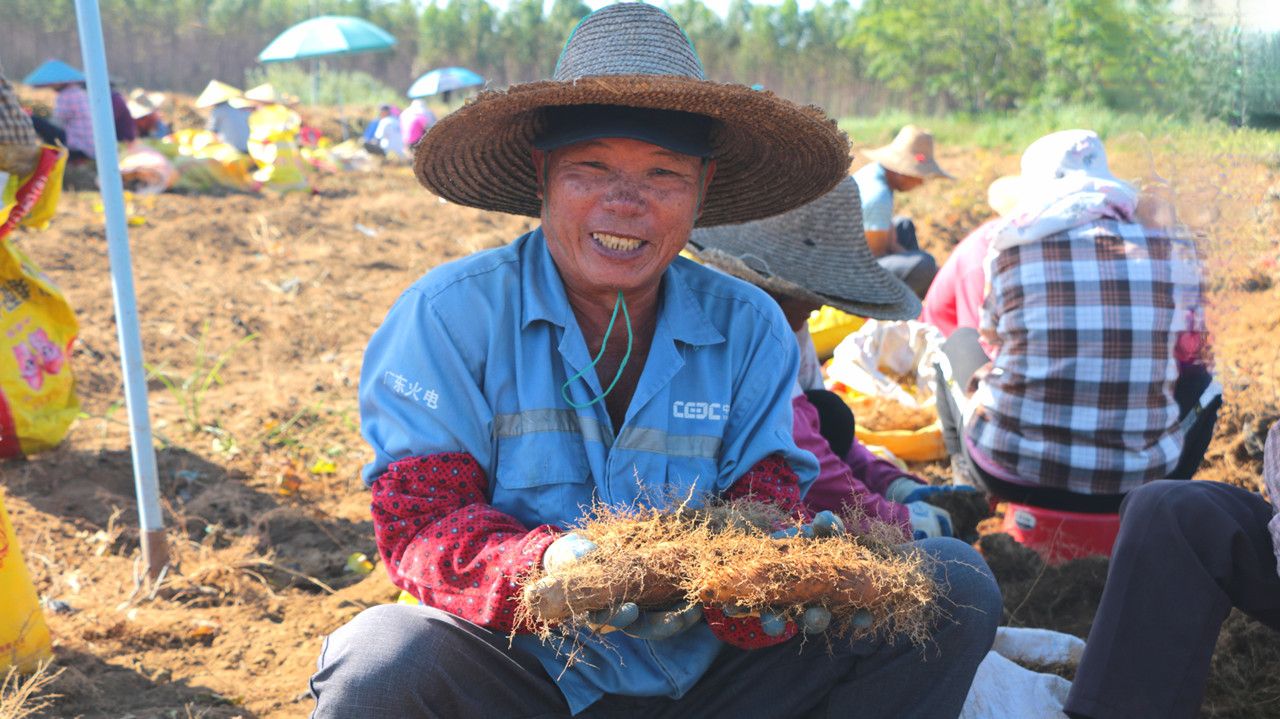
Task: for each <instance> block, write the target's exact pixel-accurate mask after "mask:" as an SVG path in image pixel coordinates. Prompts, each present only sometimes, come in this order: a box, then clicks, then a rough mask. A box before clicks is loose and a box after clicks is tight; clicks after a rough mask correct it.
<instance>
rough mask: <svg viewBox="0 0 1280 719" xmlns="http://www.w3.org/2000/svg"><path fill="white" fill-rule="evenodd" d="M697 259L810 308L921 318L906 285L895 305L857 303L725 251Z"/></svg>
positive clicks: (710, 252) (712, 251)
mask: <svg viewBox="0 0 1280 719" xmlns="http://www.w3.org/2000/svg"><path fill="white" fill-rule="evenodd" d="M697 255H698V259H700V260H702V261H703V262H705V263H706V264H707V265H709V266H711V267H715V268H716V269H718V270H721V271H723V272H725V273H727V274H730V275H733V276H734V277H737V278H738V279H740V280H746V281H747V282H750V283H751V284H753V285H755V286H757V287H759V288H761V289H763V290H765V291H767V292H774V293H777V294H781V295H789V296H791V297H798V298H800V299H802V300H805V301H806V302H809V303H811V304H815V305H829V306H831V307H834V308H836V309H838V310H840V311H842V312H848V313H849V314H851V315H857V316H859V317H870V318H871V319H876V320H914V319H916V318H918V317H920V310H921V305H920V298H919V297H916V295H915V293H913V292H912V291H911V289H910V288H907V286H906V285H903V287H904V288H906V291H905V292H903V293H901V295H900V297H899V299H898V301H896V302H889V303H885V304H877V303H872V302H858V301H855V300H850V299H846V298H843V297H837V296H835V295H827V294H819V293H817V292H813V291H810V290H809V289H807V288H805V287H803V286H801V285H798V284H796V283H795V282H791V281H789V280H785V279H783V278H781V277H777V276H769V277H766V276H764V275H762V274H760V273H759V272H757V271H756V270H753V269H752V268H751V267H750V266H749V265H747V263H746V262H744V261H742V260H741V259H739V258H737V257H735V256H733V255H731V254H729V253H727V252H725V251H723V250H717V249H706V250H699V251H698V252H697Z"/></svg>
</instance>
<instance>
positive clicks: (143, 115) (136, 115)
mask: <svg viewBox="0 0 1280 719" xmlns="http://www.w3.org/2000/svg"><path fill="white" fill-rule="evenodd" d="M166 99H167V98H166V97H165V95H164V93H162V92H147V91H146V90H143V89H142V88H138V89H137V90H134V91H133V92H131V93H129V101H128V102H129V114H130V115H132V116H133V122H134V124H135V125H137V127H138V137H164V136H166V135H168V134H169V133H170V132H172V129H171V128H170V127H169V123H167V122H165V121H164V118H163V117H161V116H160V107H161V106H162V105H164V102H165V100H166Z"/></svg>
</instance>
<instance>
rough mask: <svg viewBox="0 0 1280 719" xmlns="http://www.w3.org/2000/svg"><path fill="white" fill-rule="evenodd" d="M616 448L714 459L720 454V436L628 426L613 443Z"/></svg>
mask: <svg viewBox="0 0 1280 719" xmlns="http://www.w3.org/2000/svg"><path fill="white" fill-rule="evenodd" d="M615 446H616V447H617V448H618V449H629V450H634V451H638V452H652V453H654V454H666V455H671V456H674V457H700V458H702V459H715V458H716V457H717V456H718V455H719V454H720V438H719V437H712V436H710V435H704V434H693V435H679V434H667V433H666V432H663V431H662V430H660V429H650V428H647V427H628V428H626V429H624V430H622V434H621V435H620V436H619V437H618V442H617V444H616V445H615Z"/></svg>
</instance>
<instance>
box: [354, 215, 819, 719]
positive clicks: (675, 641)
mask: <svg viewBox="0 0 1280 719" xmlns="http://www.w3.org/2000/svg"><path fill="white" fill-rule="evenodd" d="M590 361H591V355H590V352H589V351H588V348H587V345H586V342H585V340H584V339H583V335H582V331H581V329H580V328H579V327H578V322H577V319H576V318H575V316H574V314H573V311H572V309H571V308H570V306H569V302H568V298H567V296H566V294H565V289H564V284H563V282H562V281H561V279H560V274H559V272H558V271H557V269H556V266H555V263H554V261H553V260H552V258H551V254H550V252H549V251H548V250H547V245H546V240H545V238H544V237H543V234H542V231H541V230H540V229H539V230H535V231H533V232H531V233H529V234H527V235H524V236H523V237H521V238H520V239H518V240H516V241H515V242H514V243H512V244H510V245H508V246H506V247H503V248H500V249H496V250H490V251H487V252H481V253H478V254H475V255H471V256H470V257H466V258H464V259H461V260H458V261H456V262H451V263H449V264H446V265H442V266H440V267H438V268H436V269H435V270H432V271H431V272H430V273H428V274H427V275H426V276H425V277H423V278H422V279H421V280H419V281H418V282H417V283H415V284H414V285H413V286H411V287H410V288H409V289H408V290H406V291H405V293H404V294H403V295H402V296H401V297H400V299H399V300H398V301H397V302H396V304H395V306H393V307H392V309H391V311H390V313H389V314H388V316H387V319H386V321H385V322H384V323H383V325H382V327H381V328H380V329H379V330H378V331H377V332H376V333H375V334H374V336H373V339H371V340H370V342H369V347H368V350H367V352H366V354H365V362H364V367H363V370H362V373H361V379H360V412H361V422H362V431H363V433H364V436H365V438H366V439H367V440H368V442H369V443H370V444H371V445H372V446H373V450H374V452H375V459H374V461H373V462H372V463H370V464H369V465H367V466H366V467H365V471H364V478H365V481H366V482H367V483H372V482H373V481H374V480H375V479H376V478H377V477H379V476H380V475H381V474H382V473H383V472H385V471H386V469H387V466H388V465H389V464H390V463H392V462H394V461H397V460H400V459H404V458H406V457H412V456H424V455H430V454H436V453H440V452H466V453H468V454H470V455H471V456H472V457H474V458H475V460H476V461H477V462H478V463H479V465H480V466H481V467H483V468H484V470H485V471H486V472H487V474H488V477H489V495H490V496H489V501H490V503H491V504H492V506H493V507H495V508H496V509H498V510H500V511H502V512H505V513H506V514H509V515H511V516H514V517H515V518H517V519H518V520H520V522H522V523H523V524H524V525H525V526H527V527H535V526H537V525H540V524H551V525H556V526H560V527H567V526H569V525H572V524H573V523H574V522H576V521H577V520H579V519H580V518H581V517H582V515H583V513H584V510H586V509H587V508H588V507H590V505H591V504H592V503H595V502H604V503H608V504H620V505H621V504H643V505H652V504H659V503H662V502H667V501H670V500H671V499H672V498H675V499H676V500H680V499H683V498H686V497H688V496H690V495H691V494H693V495H695V496H696V495H707V494H711V495H716V494H720V493H722V492H724V491H725V490H726V489H728V488H729V486H730V485H732V484H733V483H734V482H735V481H736V480H737V479H738V478H739V477H741V476H742V475H743V474H744V473H746V472H747V471H748V470H749V469H751V467H752V466H754V465H755V464H756V463H757V462H759V461H761V460H762V459H765V458H766V457H768V456H770V455H772V454H780V455H782V457H783V458H784V459H785V460H786V461H787V463H788V464H789V465H790V466H791V467H792V469H794V470H795V471H796V473H797V474H798V475H799V476H800V482H801V490H802V491H804V490H807V488H808V486H809V484H810V483H812V482H813V480H814V478H815V477H816V476H817V471H818V466H817V461H816V460H815V459H814V457H813V455H812V454H810V453H808V452H805V451H803V450H800V449H798V448H797V447H796V445H795V442H794V441H793V439H792V436H791V387H792V385H793V384H794V383H795V378H796V368H797V365H798V362H799V353H798V350H797V346H796V341H795V336H794V335H793V334H792V333H791V331H790V329H789V328H788V327H787V324H786V320H785V319H784V318H783V316H782V312H781V311H780V310H779V308H778V306H777V305H776V303H774V301H773V300H772V299H770V298H769V297H768V296H767V295H766V294H765V293H764V292H762V291H760V290H759V289H757V288H755V287H753V286H751V285H749V284H747V283H745V282H742V281H740V280H737V279H734V278H731V277H729V276H727V275H725V274H722V273H720V272H717V271H715V270H711V269H708V268H705V267H702V266H700V265H698V264H696V263H694V262H691V261H689V260H686V259H683V258H679V259H676V260H675V262H673V263H672V264H671V266H670V267H668V268H667V270H666V271H665V273H664V274H663V276H662V288H661V297H660V301H659V305H658V320H657V325H656V329H655V331H654V336H653V342H652V345H651V346H650V349H649V356H648V358H647V360H646V362H645V367H644V371H643V373H642V374H641V376H640V380H639V383H638V385H637V387H636V391H635V394H634V395H633V397H632V399H631V404H630V406H629V407H628V409H627V413H626V418H625V419H624V421H623V424H622V427H620V428H618V429H617V431H615V429H614V428H613V426H612V423H611V421H610V419H609V415H608V413H607V411H606V409H605V405H604V402H598V403H596V404H593V405H591V406H588V407H583V408H580V409H575V408H573V407H572V406H570V405H569V404H568V403H567V402H565V400H564V398H563V397H562V396H561V393H560V387H561V385H563V384H564V383H565V381H566V380H568V379H569V378H570V377H573V376H574V375H575V374H577V373H578V372H580V371H582V370H584V369H586V368H587V366H588V364H589V363H590ZM569 391H570V396H571V397H572V398H573V399H574V401H575V403H585V402H588V401H589V400H590V399H592V398H593V397H596V396H599V395H600V393H601V386H600V383H599V381H598V380H597V378H596V374H595V372H594V371H592V370H588V371H586V372H585V373H584V375H583V377H582V378H581V379H578V380H575V381H574V382H573V383H572V384H571V385H570V390H569ZM583 641H584V642H585V646H584V647H583V649H582V651H583V652H584V653H583V655H581V656H580V657H579V658H580V659H581V660H582V661H578V662H576V663H574V664H573V665H572V666H571V667H570V668H569V669H568V671H565V657H564V656H563V654H559V653H558V652H557V649H558V648H557V647H556V646H554V645H544V644H542V643H541V642H539V641H538V640H537V638H536V637H532V636H527V635H521V636H518V637H517V638H516V640H515V644H516V646H517V647H519V648H521V649H523V650H525V651H527V652H530V653H531V654H534V655H535V656H537V657H538V658H539V660H540V661H541V662H542V664H543V666H544V667H545V668H546V670H547V672H548V674H549V675H550V676H551V677H552V678H554V679H555V680H556V682H557V684H558V685H559V687H560V689H561V691H562V692H563V693H564V695H565V697H566V699H567V700H568V702H569V706H570V708H571V710H572V711H573V712H574V713H577V712H579V711H581V710H582V709H584V708H586V707H587V706H589V705H591V704H592V703H593V702H595V701H596V700H597V699H599V698H600V696H601V695H602V694H604V693H612V694H623V695H630V696H669V697H673V698H678V697H680V696H683V695H684V693H685V692H686V691H688V690H689V688H690V687H692V686H693V684H694V683H695V682H697V681H698V679H699V678H700V677H701V676H702V674H703V673H704V672H705V671H706V669H707V667H708V666H710V664H711V662H712V661H713V660H714V659H715V656H716V654H717V653H718V652H719V650H720V648H721V646H722V644H721V642H720V641H719V640H718V639H716V638H715V637H714V636H713V634H712V632H711V629H710V628H709V627H708V626H707V625H706V624H705V623H702V624H698V625H697V626H695V627H694V628H692V629H690V630H688V631H686V632H684V633H683V634H680V635H679V636H677V637H674V638H671V639H666V640H661V641H642V640H639V639H634V638H631V637H626V636H623V635H622V634H620V633H614V634H610V635H609V636H608V638H607V643H608V646H601V642H600V639H598V638H596V637H594V636H584V637H583Z"/></svg>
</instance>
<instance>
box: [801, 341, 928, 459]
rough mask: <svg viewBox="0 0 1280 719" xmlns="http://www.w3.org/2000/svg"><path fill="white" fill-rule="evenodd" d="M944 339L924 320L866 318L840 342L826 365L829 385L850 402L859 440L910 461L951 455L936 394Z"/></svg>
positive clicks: (828, 386) (847, 402) (833, 390)
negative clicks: (896, 320)
mask: <svg viewBox="0 0 1280 719" xmlns="http://www.w3.org/2000/svg"><path fill="white" fill-rule="evenodd" d="M945 339H946V338H944V337H943V336H942V333H941V332H939V331H938V329H937V328H936V327H933V326H932V325H926V324H924V323H921V322H915V321H909V322H885V321H880V320H866V321H864V322H863V323H862V326H861V327H859V328H858V329H857V330H856V331H855V332H853V333H851V334H850V335H849V336H847V337H846V338H845V339H844V340H842V341H841V342H840V344H839V346H837V347H836V349H835V352H834V355H835V356H834V357H833V358H832V359H831V361H830V362H828V363H827V365H826V377H827V389H830V390H831V391H832V392H835V393H836V394H837V395H839V396H840V397H841V398H842V399H844V401H845V403H846V404H848V405H849V406H850V409H851V410H852V411H853V416H854V422H855V432H856V434H857V437H858V440H859V441H860V442H862V443H863V444H868V445H870V444H874V445H879V446H881V447H884V448H886V449H888V450H889V451H890V452H893V454H895V455H896V456H898V457H900V458H901V459H904V460H906V461H908V462H929V461H933V460H938V459H943V458H944V457H946V456H947V450H946V445H945V443H944V442H943V440H942V424H941V422H939V421H938V412H937V398H936V397H935V396H934V386H935V382H934V377H935V370H934V368H935V366H938V365H944V366H945V363H946V361H947V360H946V355H945V354H944V353H943V352H942V343H943V342H944V341H945ZM864 419H865V420H866V421H865V423H864ZM868 427H882V428H883V429H878V430H872V429H869V428H868Z"/></svg>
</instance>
